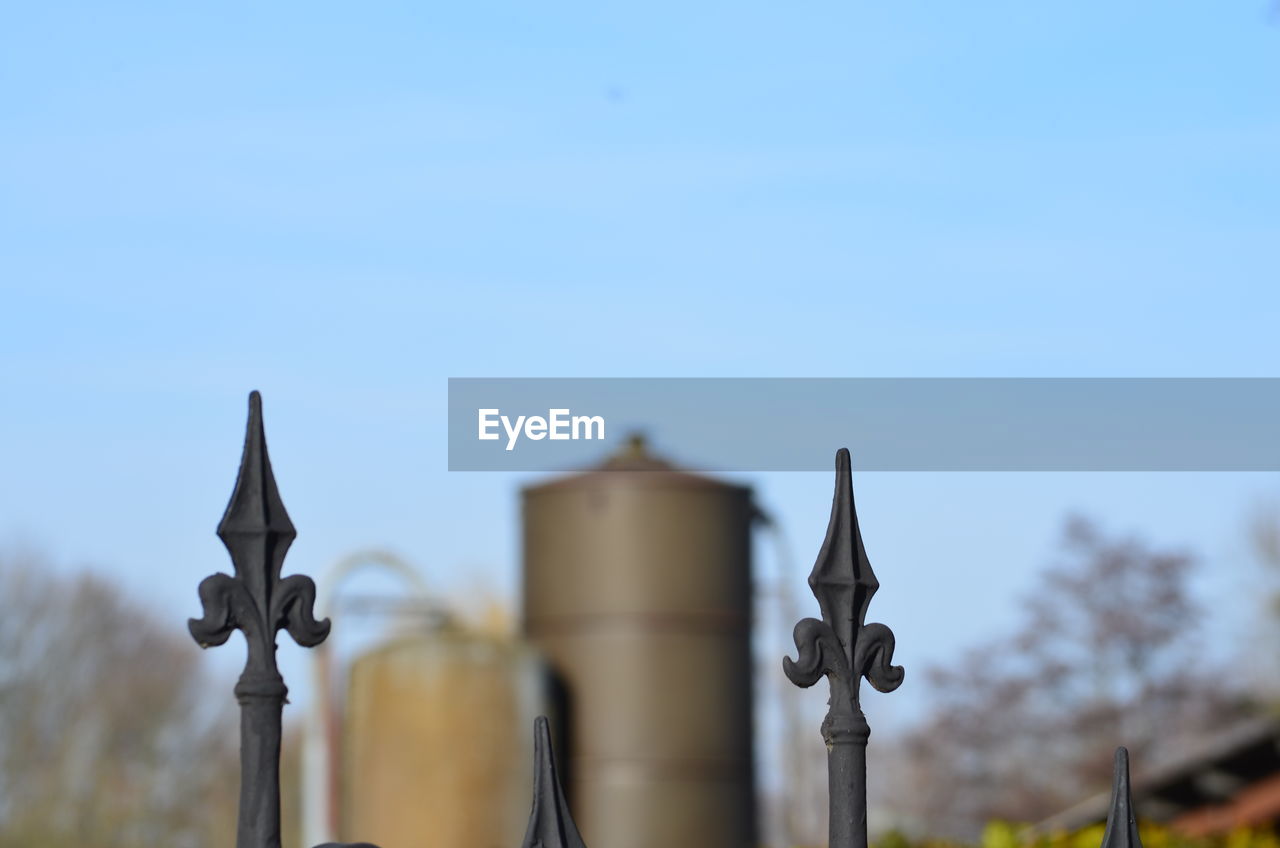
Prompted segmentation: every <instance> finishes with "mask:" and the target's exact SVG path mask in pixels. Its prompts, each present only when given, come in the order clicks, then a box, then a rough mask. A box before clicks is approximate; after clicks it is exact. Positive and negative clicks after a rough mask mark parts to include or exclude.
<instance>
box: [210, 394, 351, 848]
mask: <svg viewBox="0 0 1280 848" xmlns="http://www.w3.org/2000/svg"><path fill="white" fill-rule="evenodd" d="M296 535H297V533H296V531H295V530H294V529H293V523H292V522H291V521H289V515H288V513H286V512H285V509H284V503H283V502H282V501H281V500H280V492H279V490H278V489H277V488H276V481H275V477H274V475H273V474H272V473H271V460H270V458H269V457H268V456H267V440H266V436H265V435H264V433H263V428H262V398H261V396H260V395H259V394H258V393H257V392H253V393H252V394H250V395H249V423H248V427H247V430H246V433H245V440H244V455H243V456H242V457H241V460H240V473H239V476H238V477H237V478H236V486H235V490H234V491H233V492H232V495H231V502H230V503H228V504H227V511H226V513H225V514H224V515H223V516H222V521H221V523H219V524H218V536H219V537H220V538H221V539H222V542H223V544H224V545H226V547H227V550H228V551H229V552H230V553H231V562H232V564H233V566H234V568H235V576H234V577H233V576H230V575H227V574H222V573H219V574H214V575H213V576H211V577H206V578H205V579H204V581H203V582H201V583H200V600H201V602H202V604H203V605H204V617H203V618H200V619H194V618H193V619H191V620H190V621H189V622H188V625H187V626H188V628H189V629H190V631H191V635H192V636H193V637H194V638H195V640H196V642H198V643H199V644H200V647H202V648H207V647H210V646H211V645H221V644H222V643H223V642H226V641H227V639H228V638H229V637H230V636H231V633H232V632H233V631H235V630H239V631H241V632H242V633H244V637H245V642H246V643H247V645H248V649H249V650H248V658H247V659H246V661H245V667H244V672H243V673H242V674H241V675H240V680H239V682H238V683H237V684H236V688H235V693H236V698H237V699H238V700H239V702H240V819H239V825H238V828H237V833H236V846H237V848H279V845H280V713H281V710H282V708H283V706H284V701H285V696H286V695H287V694H288V689H286V688H285V685H284V680H283V679H282V678H281V677H280V672H279V670H278V668H277V666H276V642H275V636H276V632H277V631H279V630H282V629H285V630H288V631H289V634H290V635H291V636H292V637H293V638H294V640H295V641H296V642H298V644H300V645H304V646H307V647H310V646H312V645H318V644H320V643H321V642H323V641H324V639H325V637H326V636H327V635H328V634H329V621H328V620H327V619H326V620H324V621H316V620H315V618H314V615H313V609H314V605H315V597H316V587H315V584H314V583H312V582H311V578H310V577H304V576H302V575H300V574H295V575H292V576H289V577H281V576H280V569H281V566H282V565H283V563H284V555H285V553H286V551H288V549H289V545H290V543H292V542H293V540H294V537H295V536H296Z"/></svg>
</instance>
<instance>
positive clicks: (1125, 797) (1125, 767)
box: [1102, 746, 1142, 848]
mask: <svg viewBox="0 0 1280 848" xmlns="http://www.w3.org/2000/svg"><path fill="white" fill-rule="evenodd" d="M1102 848H1142V838H1141V836H1139V834H1138V817H1137V814H1136V813H1135V811H1134V809H1133V798H1132V796H1131V794H1130V790H1129V751H1128V749H1126V748H1125V747H1124V746H1120V747H1118V748H1116V754H1115V776H1114V777H1113V778H1112V781H1111V809H1110V811H1109V812H1108V813H1107V827H1106V831H1105V832H1104V833H1103V834H1102Z"/></svg>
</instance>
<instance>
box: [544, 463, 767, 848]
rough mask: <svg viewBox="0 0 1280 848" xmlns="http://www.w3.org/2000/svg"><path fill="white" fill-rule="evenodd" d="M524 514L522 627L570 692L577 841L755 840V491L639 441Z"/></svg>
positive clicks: (727, 845) (735, 844)
mask: <svg viewBox="0 0 1280 848" xmlns="http://www.w3.org/2000/svg"><path fill="white" fill-rule="evenodd" d="M641 469H643V470H641ZM523 510H524V598H523V603H524V608H523V614H524V622H523V624H524V629H525V633H526V635H527V637H528V638H529V640H530V641H531V642H532V643H533V644H534V645H535V646H537V647H538V648H539V649H540V650H541V652H542V653H543V654H544V655H545V656H546V657H547V658H548V660H549V661H550V663H551V665H552V668H553V670H554V672H555V673H556V674H557V675H558V676H559V677H560V679H561V682H562V683H563V684H564V686H565V689H566V692H565V694H566V696H567V726H568V736H567V739H566V743H567V745H566V746H565V747H566V748H567V751H566V753H567V755H568V756H567V758H566V759H567V762H566V767H565V772H566V776H567V777H568V781H567V784H568V785H567V786H566V790H567V792H568V794H569V796H570V804H571V807H572V809H573V814H574V817H575V819H576V820H577V823H578V825H579V828H580V829H581V831H582V834H583V837H584V839H585V840H586V842H587V844H588V845H589V846H591V848H657V847H658V846H662V848H745V846H751V845H754V844H755V838H756V813H755V785H754V783H755V782H754V768H753V752H752V680H751V678H752V672H751V644H750V619H751V568H750V525H751V521H752V516H753V514H754V507H753V503H752V496H751V490H750V489H749V488H746V487H742V486H734V485H727V484H724V483H721V482H719V481H716V480H712V479H709V478H706V477H701V476H696V475H692V474H687V473H682V472H679V471H676V470H673V469H672V468H671V467H670V466H668V465H667V464H666V463H663V462H661V461H659V460H655V459H653V458H652V457H651V456H649V455H648V454H647V453H646V452H645V449H644V445H643V443H642V442H641V441H639V440H638V439H636V440H633V441H632V443H631V444H630V446H629V447H628V448H627V449H626V450H625V451H624V452H623V453H622V454H620V455H618V456H616V457H614V458H613V459H611V460H610V461H609V462H607V463H606V464H605V465H604V466H602V467H601V468H600V469H598V470H595V471H590V472H587V473H584V474H580V475H576V476H571V477H566V478H563V479H559V480H555V481H552V482H550V483H546V484H544V485H539V486H533V487H530V488H527V489H525V490H524V503H523Z"/></svg>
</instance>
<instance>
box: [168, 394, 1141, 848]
mask: <svg viewBox="0 0 1280 848" xmlns="http://www.w3.org/2000/svg"><path fill="white" fill-rule="evenodd" d="M218 536H219V537H220V538H221V539H222V541H223V543H224V544H225V545H226V547H227V550H228V551H229V552H230V554H231V562H232V565H233V567H234V572H235V573H234V576H232V575H227V574H222V573H218V574H214V575H212V576H210V577H207V578H205V579H204V580H203V581H202V582H201V583H200V600H201V602H202V604H203V606H204V616H203V617H202V618H199V619H191V620H190V622H189V623H188V626H189V629H190V631H191V635H192V636H193V637H194V638H195V640H196V642H198V643H199V644H200V646H201V647H202V648H208V647H211V646H214V645H221V644H222V643H224V642H226V641H227V639H228V638H229V637H230V636H231V634H232V633H233V632H234V631H236V630H240V631H241V632H243V633H244V636H245V641H246V642H247V644H248V658H247V660H246V662H245V667H244V671H243V673H242V674H241V675H240V679H239V682H237V683H236V687H235V695H236V699H237V700H238V701H239V703H240V809H239V820H238V826H237V835H236V848H279V846H280V743H281V717H282V710H283V707H284V703H285V696H286V694H287V692H288V689H287V688H286V686H285V683H284V680H283V678H282V677H281V675H280V671H279V669H278V667H277V666H276V641H275V638H276V634H277V633H278V632H279V631H281V630H286V631H288V633H289V635H290V636H292V637H293V639H294V641H296V642H297V643H298V644H300V645H303V646H306V647H313V646H315V645H318V644H320V643H321V642H323V641H324V640H325V638H326V637H327V636H328V635H329V621H328V620H327V619H325V620H323V621H316V619H315V617H314V605H315V597H316V588H315V584H314V583H313V582H312V580H311V578H310V577H306V576H303V575H299V574H295V575H290V576H288V577H282V576H281V567H282V565H283V563H284V557H285V554H286V552H287V551H288V549H289V545H290V544H291V543H292V542H293V540H294V538H295V537H296V536H297V531H296V530H295V529H294V527H293V523H292V522H291V521H290V520H289V515H288V513H287V512H286V511H285V508H284V502H283V501H282V500H281V499H280V492H279V490H278V489H277V487H276V481H275V477H274V475H273V474H272V472H271V460H270V458H269V457H268V455H267V441H266V435H265V433H264V430H263V423H262V398H261V396H260V395H259V394H258V393H257V392H253V393H252V394H250V395H249V422H248V427H247V430H246V433H245V443H244V454H243V456H242V457H241V460H240V472H239V475H238V476H237V478H236V483H235V489H234V491H233V492H232V495H231V501H230V503H228V504H227V510H226V512H225V513H224V514H223V516H222V521H221V522H220V523H219V524H218ZM879 585H880V584H879V582H878V581H877V580H876V576H875V573H874V572H873V571H872V569H871V563H870V561H869V560H868V559H867V554H866V550H865V549H864V548H863V544H862V533H861V530H860V529H859V526H858V515H857V511H856V509H855V507H854V501H853V483H852V472H851V468H850V459H849V452H848V451H847V450H845V449H843V448H842V449H841V450H840V451H838V452H837V453H836V484H835V495H834V497H833V499H832V505H831V520H830V523H829V524H828V526H827V535H826V538H825V539H824V540H823V542H822V547H821V548H820V549H819V551H818V558H817V561H816V562H815V563H814V567H813V572H812V573H811V574H810V575H809V586H810V588H811V589H812V590H813V594H814V596H815V597H816V598H817V600H818V607H819V609H820V610H821V613H822V618H821V620H819V619H816V618H806V619H803V620H801V621H800V622H799V623H798V624H797V625H796V627H795V633H794V637H795V643H796V648H797V652H798V654H797V658H796V659H795V660H792V659H791V658H790V657H786V658H784V659H783V671H784V672H785V673H786V675H787V677H788V678H790V680H791V681H792V682H793V683H795V684H796V685H798V686H805V687H808V686H812V685H813V684H815V683H817V682H818V681H819V680H821V679H822V678H823V677H826V678H827V681H828V684H829V687H830V700H829V702H828V703H829V709H828V711H827V715H826V718H825V719H824V720H823V722H822V727H821V732H822V738H823V740H824V741H825V742H826V745H827V770H828V771H827V773H828V798H829V814H830V819H829V845H830V848H866V845H867V764H866V751H867V741H868V739H869V738H870V735H871V729H870V727H869V726H868V724H867V719H866V716H865V715H863V712H862V707H861V704H860V701H859V689H860V684H861V681H862V678H864V677H865V678H866V679H867V680H868V682H870V683H871V685H872V686H874V687H875V688H876V689H878V690H880V691H881V692H891V691H893V690H894V689H896V688H897V687H898V686H899V684H901V683H902V678H903V669H902V667H901V666H895V665H892V664H891V663H892V660H893V648H894V639H893V632H892V631H891V630H889V628H888V627H886V626H885V625H883V624H878V623H870V624H868V623H866V615H867V607H868V606H869V605H870V603H871V598H872V596H874V595H875V593H876V590H877V589H878V588H879ZM318 848H376V846H372V845H370V844H369V843H366V842H356V843H341V844H339V843H326V844H325V845H323V846H318ZM523 848H585V846H584V844H583V841H582V836H581V835H580V834H579V833H578V828H577V826H576V825H575V824H574V822H573V816H572V815H571V814H570V811H569V805H568V803H567V801H566V800H565V795H564V791H563V788H562V787H561V784H560V780H559V778H558V776H557V775H556V766H555V757H554V755H553V752H552V748H551V735H550V731H549V729H548V724H547V720H546V718H539V719H537V721H536V722H535V724H534V778H533V808H532V811H531V812H530V816H529V825H528V828H527V830H526V832H525V838H524V844H523ZM1102 848H1141V842H1140V840H1139V837H1138V828H1137V822H1136V818H1135V816H1134V811H1133V805H1132V803H1131V800H1130V792H1129V762H1128V754H1127V752H1126V751H1125V749H1124V748H1117V749H1116V757H1115V774H1114V778H1113V781H1112V799H1111V809H1110V812H1109V814H1108V816H1107V826H1106V830H1105V833H1104V835H1103V838H1102Z"/></svg>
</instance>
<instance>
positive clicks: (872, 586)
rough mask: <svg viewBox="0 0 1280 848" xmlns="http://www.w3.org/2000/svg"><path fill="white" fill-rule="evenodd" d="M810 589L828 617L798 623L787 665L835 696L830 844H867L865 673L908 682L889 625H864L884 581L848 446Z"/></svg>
mask: <svg viewBox="0 0 1280 848" xmlns="http://www.w3.org/2000/svg"><path fill="white" fill-rule="evenodd" d="M809 588H810V589H812V590H813V594H814V596H815V597H816V598H817V599H818V606H819V608H820V609H821V610H822V620H821V621H818V620H817V619H814V618H806V619H802V620H801V621H800V622H799V623H798V624H796V627H795V632H794V638H795V643H796V649H797V658H796V659H795V660H792V659H791V658H790V657H785V658H783V660H782V668H783V671H784V672H786V675H787V677H788V678H790V679H791V682H792V683H795V684H796V685H797V686H805V687H807V686H812V685H813V684H815V683H817V682H818V681H819V680H820V679H822V678H823V677H824V676H825V677H826V678H827V681H828V684H829V686H830V690H831V698H830V701H829V704H830V709H829V710H828V711H827V716H826V718H825V719H824V720H823V722H822V738H823V741H825V742H826V743H827V777H828V790H829V794H830V798H829V804H830V807H829V809H830V820H829V821H830V841H829V845H830V848H866V845H867V739H868V738H869V737H870V735H871V728H870V727H869V726H868V725H867V719H866V716H864V715H863V713H862V707H861V706H860V704H859V695H858V689H859V688H860V684H861V681H862V678H863V677H866V678H867V680H868V681H869V682H870V683H871V685H872V686H874V687H875V688H876V689H879V690H880V691H881V692H891V691H893V690H894V689H897V688H898V686H899V685H900V684H901V683H902V677H903V670H902V667H901V666H895V665H892V664H891V663H892V661H893V648H894V640H893V632H892V631H890V630H889V628H888V627H886V626H885V625H883V624H876V623H872V624H865V623H864V622H865V620H866V615H867V607H868V606H869V605H870V603H871V597H872V595H874V594H875V593H876V590H877V589H879V588H880V583H879V581H877V580H876V576H875V572H873V571H872V570H871V561H870V560H869V559H868V558H867V552H866V550H865V549H864V548H863V545H862V531H861V529H860V528H859V526H858V514H857V511H856V509H855V507H854V501H853V479H852V472H851V470H850V462H849V451H848V449H846V448H841V449H840V450H839V451H838V452H837V453H836V487H835V494H834V496H833V497H832V502H831V521H830V523H829V524H828V525H827V536H826V538H825V539H824V540H823V542H822V548H821V549H820V550H819V551H818V558H817V560H816V561H815V562H814V565H813V572H812V573H811V574H810V575H809Z"/></svg>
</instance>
